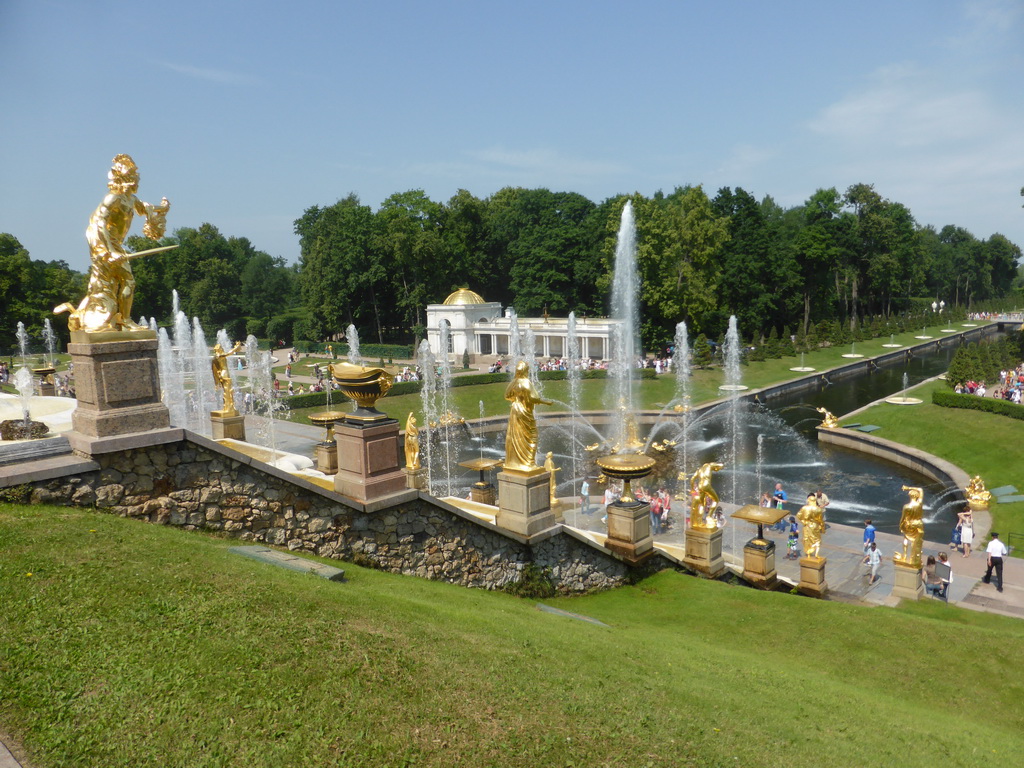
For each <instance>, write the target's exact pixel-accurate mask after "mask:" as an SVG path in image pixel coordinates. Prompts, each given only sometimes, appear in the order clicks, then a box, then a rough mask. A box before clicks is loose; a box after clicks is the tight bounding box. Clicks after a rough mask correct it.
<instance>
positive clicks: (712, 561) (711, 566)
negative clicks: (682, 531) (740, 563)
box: [683, 528, 725, 579]
mask: <svg viewBox="0 0 1024 768" xmlns="http://www.w3.org/2000/svg"><path fill="white" fill-rule="evenodd" d="M683 563H685V564H686V565H687V566H688V567H690V568H692V569H693V570H695V571H697V573H699V574H701V575H702V576H706V577H707V578H709V579H717V578H718V577H719V576H721V575H722V574H723V573H725V559H724V558H723V557H722V529H721V528H711V529H704V528H687V529H686V554H685V555H684V556H683Z"/></svg>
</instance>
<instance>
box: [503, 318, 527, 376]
mask: <svg viewBox="0 0 1024 768" xmlns="http://www.w3.org/2000/svg"><path fill="white" fill-rule="evenodd" d="M508 318H509V319H508V365H506V366H505V369H506V370H507V371H508V372H509V373H510V374H513V375H515V372H516V366H517V365H518V364H519V361H520V360H521V359H522V357H523V345H522V338H521V337H520V336H519V315H517V314H516V311H515V310H514V309H512V308H511V307H510V308H509V310H508Z"/></svg>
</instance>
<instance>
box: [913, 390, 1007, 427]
mask: <svg viewBox="0 0 1024 768" xmlns="http://www.w3.org/2000/svg"><path fill="white" fill-rule="evenodd" d="M932 402H933V403H934V404H935V405H938V406H941V407H943V408H967V409H970V410H974V411H984V412H985V413H997V414H999V415H1000V416H1009V417H1010V418H1011V419H1020V420H1022V421H1024V405H1017V404H1016V403H1011V402H1009V401H1007V400H997V399H996V398H994V397H978V396H977V395H958V394H957V393H956V392H945V391H943V390H941V389H938V390H936V391H935V392H933V393H932Z"/></svg>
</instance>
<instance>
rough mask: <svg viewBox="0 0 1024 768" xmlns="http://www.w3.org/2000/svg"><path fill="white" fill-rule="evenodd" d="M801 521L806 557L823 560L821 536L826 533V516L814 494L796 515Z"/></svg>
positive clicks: (809, 496)
mask: <svg viewBox="0 0 1024 768" xmlns="http://www.w3.org/2000/svg"><path fill="white" fill-rule="evenodd" d="M796 519H797V520H799V521H800V525H801V531H800V535H801V538H802V540H803V541H802V544H803V549H804V557H814V558H817V559H819V560H820V559H821V554H820V550H821V534H822V533H824V531H825V516H824V514H823V512H822V509H821V507H819V506H818V497H817V496H815V495H814V494H813V493H812V494H809V495H808V496H807V503H806V504H804V506H802V507H800V511H799V512H797V513H796Z"/></svg>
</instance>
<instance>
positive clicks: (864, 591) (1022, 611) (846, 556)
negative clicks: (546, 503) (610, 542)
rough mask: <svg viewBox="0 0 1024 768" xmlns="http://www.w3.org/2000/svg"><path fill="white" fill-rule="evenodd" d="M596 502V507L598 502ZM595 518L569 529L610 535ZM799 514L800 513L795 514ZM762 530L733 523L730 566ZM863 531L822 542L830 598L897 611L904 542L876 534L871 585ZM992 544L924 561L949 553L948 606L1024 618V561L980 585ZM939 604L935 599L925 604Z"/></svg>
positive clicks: (572, 513)
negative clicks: (897, 563) (898, 559)
mask: <svg viewBox="0 0 1024 768" xmlns="http://www.w3.org/2000/svg"><path fill="white" fill-rule="evenodd" d="M596 500H597V499H596V497H595V501H596ZM681 504H682V502H675V503H674V509H678V510H679V511H681V509H682V508H681V507H677V506H675V505H681ZM722 508H723V510H724V511H725V514H726V517H727V518H728V516H729V515H730V514H732V513H733V512H734V511H735V510H736V509H737V507H736V505H734V504H727V503H723V504H722ZM593 509H594V510H595V512H594V513H593V514H591V515H589V516H588V515H582V514H580V513H579V509H578V508H571V509H568V510H567V511H566V512H565V513H564V514H565V521H566V523H568V524H569V525H572V526H574V527H578V528H582V529H584V530H590V531H594V532H598V533H605V531H606V527H605V525H604V523H602V522H601V517H602V515H603V514H604V512H603V506H602V505H600V504H595V505H594V507H593ZM793 511H794V512H795V509H794V510H793ZM682 526H683V523H682V522H678V523H676V524H675V525H673V526H672V527H671V528H670V529H669V530H668V531H667V532H665V533H662V534H659V535H657V536H655V537H654V541H655V543H656V544H666V545H669V546H674V547H679V548H682V547H683V545H684V538H683V532H682ZM756 532H757V529H756V528H755V526H754V525H753V524H751V523H746V522H740V521H736V520H731V519H730V520H728V521H727V524H726V527H725V532H724V536H723V539H722V544H723V556H724V557H725V560H726V563H728V564H730V565H733V566H736V568H737V569H740V570H741V569H742V564H743V545H744V544H746V542H747V541H748V540H749V539H751V538H753V537H754V535H755V534H756ZM765 536H766V537H767V538H769V539H771V540H772V541H774V542H775V546H776V551H775V568H776V570H777V571H778V573H779V577H780V578H782V579H784V580H786V581H789V582H791V583H792V584H794V585H795V584H796V583H797V582H798V581H799V580H800V564H799V563H798V562H797V561H796V560H786V559H785V557H784V555H785V552H786V539H787V536H786V534H785V533H780V532H775V531H771V530H766V531H765ZM863 541H864V531H863V529H861V528H854V527H851V526H848V525H833V524H829V527H828V530H827V531H826V532H825V536H824V537H823V539H822V547H821V551H822V554H823V555H824V557H825V558H826V559H827V560H828V563H827V565H826V567H825V578H826V580H827V582H828V586H829V591H830V595H831V597H832V598H833V599H837V600H847V601H854V602H861V603H867V604H877V605H895V604H896V603H897V602H899V598H894V597H893V596H892V587H893V567H894V566H893V563H892V555H893V553H894V552H896V551H897V549H898V548H902V542H903V539H902V537H901V536H899V535H896V534H891V533H877V534H876V535H875V541H876V543H877V544H878V547H879V549H881V551H882V567H881V570H880V571H879V576H880V578H879V580H878V581H877V582H876V583H875V584H869V583H868V567H867V566H866V565H863V564H862V563H861V560H862V559H863V557H864V551H863ZM987 543H988V541H987V540H986V541H984V542H979V545H980V546H981V549H980V551H974V552H972V553H971V556H970V557H969V558H965V557H963V556H962V555H961V554H960V553H958V552H955V551H954V550H951V549H949V547H948V544H949V543H948V542H941V543H940V542H931V541H925V545H924V556H925V557H927V556H928V555H937V554H938V553H939V552H940V551H945V552H947V553H948V554H949V555H950V566H951V567H952V570H953V583H952V585H951V586H950V589H949V602H950V603H951V604H955V605H959V606H961V607H963V608H969V609H972V610H980V611H987V612H990V613H1000V614H1003V615H1006V616H1014V617H1017V618H1024V560H1022V559H1020V558H1015V557H1008V558H1005V559H1004V560H1003V591H1002V592H998V591H996V588H995V586H993V585H991V584H985V583H983V582H982V581H981V578H982V576H984V575H985V569H986V564H987V557H986V555H985V551H984V546H985V545H986V544H987ZM924 599H932V600H934V599H936V598H924Z"/></svg>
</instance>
